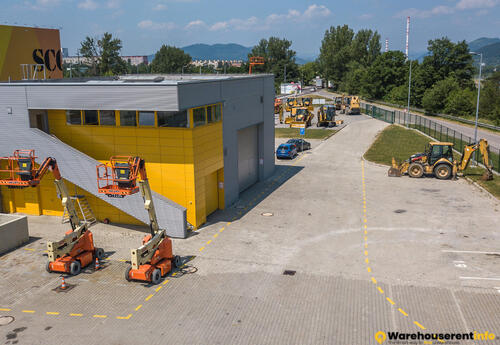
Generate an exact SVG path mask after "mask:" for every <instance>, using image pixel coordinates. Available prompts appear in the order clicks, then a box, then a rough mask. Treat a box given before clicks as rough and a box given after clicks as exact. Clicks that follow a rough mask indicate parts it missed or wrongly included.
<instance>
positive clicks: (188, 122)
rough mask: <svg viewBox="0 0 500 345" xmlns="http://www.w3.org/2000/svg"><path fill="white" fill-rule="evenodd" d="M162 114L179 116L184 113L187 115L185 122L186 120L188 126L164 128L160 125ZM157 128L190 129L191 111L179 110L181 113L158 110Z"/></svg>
mask: <svg viewBox="0 0 500 345" xmlns="http://www.w3.org/2000/svg"><path fill="white" fill-rule="evenodd" d="M160 113H166V114H169V113H170V114H173V115H175V114H179V113H184V114H185V120H186V125H185V126H162V125H160ZM156 126H157V127H158V128H190V120H189V109H185V110H179V111H164V110H161V111H160V110H158V111H156Z"/></svg>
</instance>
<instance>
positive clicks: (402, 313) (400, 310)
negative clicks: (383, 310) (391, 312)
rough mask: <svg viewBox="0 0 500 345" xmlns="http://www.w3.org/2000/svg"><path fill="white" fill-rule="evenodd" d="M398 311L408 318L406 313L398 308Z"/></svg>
mask: <svg viewBox="0 0 500 345" xmlns="http://www.w3.org/2000/svg"><path fill="white" fill-rule="evenodd" d="M398 310H399V312H400V313H401V314H403V315H404V316H408V314H406V312H405V311H404V310H403V309H401V308H398Z"/></svg>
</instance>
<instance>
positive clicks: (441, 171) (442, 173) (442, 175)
mask: <svg viewBox="0 0 500 345" xmlns="http://www.w3.org/2000/svg"><path fill="white" fill-rule="evenodd" d="M434 175H435V176H436V178H438V179H440V180H447V179H449V178H450V176H451V167H450V166H449V165H448V164H444V163H443V164H439V165H438V166H437V167H435V168H434Z"/></svg>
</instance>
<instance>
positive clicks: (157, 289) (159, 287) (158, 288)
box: [155, 285, 163, 292]
mask: <svg viewBox="0 0 500 345" xmlns="http://www.w3.org/2000/svg"><path fill="white" fill-rule="evenodd" d="M162 287H163V286H161V285H160V286H158V287H157V288H156V289H155V291H156V292H158V291H160V290H161V288H162Z"/></svg>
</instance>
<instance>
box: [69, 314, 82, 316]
mask: <svg viewBox="0 0 500 345" xmlns="http://www.w3.org/2000/svg"><path fill="white" fill-rule="evenodd" d="M69 316H83V314H69Z"/></svg>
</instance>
